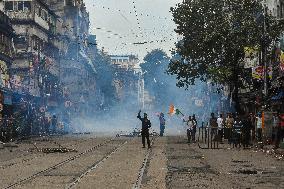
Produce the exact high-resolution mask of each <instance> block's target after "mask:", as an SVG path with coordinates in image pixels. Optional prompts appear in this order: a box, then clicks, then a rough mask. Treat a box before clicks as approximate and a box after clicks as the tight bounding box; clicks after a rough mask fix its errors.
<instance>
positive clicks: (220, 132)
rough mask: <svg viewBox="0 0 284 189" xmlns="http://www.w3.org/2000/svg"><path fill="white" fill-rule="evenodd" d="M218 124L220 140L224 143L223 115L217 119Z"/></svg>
mask: <svg viewBox="0 0 284 189" xmlns="http://www.w3.org/2000/svg"><path fill="white" fill-rule="evenodd" d="M217 124H218V137H219V138H218V139H219V140H220V142H221V143H222V141H223V129H224V119H223V114H220V115H219V117H218V119H217Z"/></svg>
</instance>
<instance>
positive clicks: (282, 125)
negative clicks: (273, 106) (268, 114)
mask: <svg viewBox="0 0 284 189" xmlns="http://www.w3.org/2000/svg"><path fill="white" fill-rule="evenodd" d="M278 116H279V124H278V127H277V129H276V131H277V134H276V142H275V148H279V145H280V142H281V141H282V140H283V137H284V114H278Z"/></svg>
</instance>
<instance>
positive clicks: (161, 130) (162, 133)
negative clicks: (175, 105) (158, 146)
mask: <svg viewBox="0 0 284 189" xmlns="http://www.w3.org/2000/svg"><path fill="white" fill-rule="evenodd" d="M164 132H165V125H160V136H164Z"/></svg>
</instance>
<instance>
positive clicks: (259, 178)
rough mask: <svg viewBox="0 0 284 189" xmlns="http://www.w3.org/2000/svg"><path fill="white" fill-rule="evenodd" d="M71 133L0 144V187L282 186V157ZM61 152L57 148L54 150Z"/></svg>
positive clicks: (180, 141) (171, 140)
mask: <svg viewBox="0 0 284 189" xmlns="http://www.w3.org/2000/svg"><path fill="white" fill-rule="evenodd" d="M140 140H141V138H131V137H119V138H116V137H113V138H112V137H96V136H93V135H85V136H83V135H70V136H58V137H41V138H35V139H30V140H26V141H21V142H20V143H18V144H16V145H15V144H13V145H10V146H9V145H8V146H7V145H6V146H4V147H3V145H2V146H0V188H21V189H31V188H39V189H45V188H48V189H56V188H82V189H83V188H92V189H93V188H96V189H97V188H98V189H109V188H118V189H128V188H129V189H132V188H133V189H134V188H137V189H138V188H141V189H142V188H143V189H153V188H157V189H164V188H173V189H175V188H216V189H217V188H224V189H225V188H226V189H228V188H257V189H259V188H260V189H261V188H275V189H277V188H284V161H283V160H278V159H277V158H275V157H274V156H272V155H267V154H265V153H263V152H256V151H254V150H242V149H236V148H234V149H232V148H229V146H226V145H223V146H222V149H200V148H199V147H198V145H197V144H187V143H186V139H185V137H183V136H175V137H174V136H172V137H163V138H160V137H156V138H152V142H153V147H152V148H151V149H147V148H146V149H144V148H141V141H140ZM60 150H61V151H62V152H58V151H60Z"/></svg>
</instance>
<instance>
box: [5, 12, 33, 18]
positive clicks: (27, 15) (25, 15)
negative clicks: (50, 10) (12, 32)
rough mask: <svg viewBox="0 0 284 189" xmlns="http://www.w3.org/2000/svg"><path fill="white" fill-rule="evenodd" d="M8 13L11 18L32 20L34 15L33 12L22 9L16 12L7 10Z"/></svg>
mask: <svg viewBox="0 0 284 189" xmlns="http://www.w3.org/2000/svg"><path fill="white" fill-rule="evenodd" d="M7 15H8V16H9V18H10V19H11V20H32V19H33V16H32V14H31V12H28V11H26V12H25V11H21V12H15V11H7Z"/></svg>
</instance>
